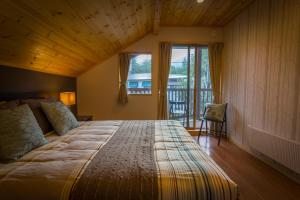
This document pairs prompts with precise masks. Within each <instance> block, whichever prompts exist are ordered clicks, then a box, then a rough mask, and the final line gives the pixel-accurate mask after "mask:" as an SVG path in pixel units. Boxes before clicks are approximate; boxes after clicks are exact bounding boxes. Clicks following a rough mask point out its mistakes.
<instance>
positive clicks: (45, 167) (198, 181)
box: [0, 121, 238, 200]
mask: <svg viewBox="0 0 300 200" xmlns="http://www.w3.org/2000/svg"><path fill="white" fill-rule="evenodd" d="M135 136H138V137H135ZM132 138H135V139H136V140H135V139H133V140H135V141H131V140H132ZM137 138H138V139H137ZM47 139H48V141H49V144H47V145H44V146H42V147H40V148H37V149H35V150H33V151H31V152H30V153H28V154H26V155H25V156H23V157H22V158H21V159H19V160H18V161H16V162H13V163H8V164H1V163H0V199H31V200H35V199H38V200H40V199H43V200H57V199H62V200H63V199H65V200H67V199H70V198H72V197H73V198H74V199H76V198H77V197H78V198H77V199H87V198H85V197H86V196H85V195H84V193H90V194H89V195H90V196H93V195H96V193H95V191H89V187H84V190H82V191H79V193H80V194H81V192H82V194H81V195H78V196H77V195H76V194H78V191H77V193H76V188H77V187H78V185H77V184H80V182H81V181H83V182H85V183H89V184H91V185H92V186H93V187H94V188H96V190H98V189H99V188H100V190H99V191H101V190H102V191H101V192H104V193H107V195H106V196H105V195H104V197H103V198H102V197H101V199H120V200H121V199H159V200H196V199H207V200H208V199H212V200H218V199H220V200H225V199H226V200H227V199H228V200H229V199H233V200H236V199H237V198H238V191H237V185H236V184H235V183H234V182H233V181H232V180H231V179H230V178H229V177H228V176H227V175H226V174H225V173H224V171H223V170H222V169H221V168H220V167H219V166H218V165H217V164H216V163H215V162H214V161H213V160H212V159H211V158H210V157H209V156H208V155H207V154H206V153H205V152H204V151H203V150H201V147H200V146H199V145H198V144H197V143H196V142H195V141H194V140H193V138H192V137H191V136H190V135H189V134H188V132H187V131H186V130H185V129H184V128H183V127H182V126H181V125H180V123H179V122H176V121H92V122H83V123H81V126H80V127H78V128H76V129H73V130H71V131H70V132H68V133H67V134H66V135H64V136H57V135H55V134H51V135H49V136H47ZM126 140H127V141H126ZM121 142H123V143H124V142H125V143H128V146H127V147H126V146H123V145H124V144H122V145H120V148H116V147H117V146H118V143H119V144H121ZM113 145H116V146H113ZM113 147H114V148H113ZM121 147H125V148H121ZM130 147H132V148H133V149H131V148H130ZM137 147H139V148H138V149H142V152H140V151H139V152H135V151H134V148H137ZM112 148H113V149H114V151H108V150H107V149H112ZM122 150H124V151H123V152H122ZM110 152H113V154H111V153H110ZM119 152H122V153H121V154H119V155H118V153H119ZM124 152H125V153H124ZM126 152H129V153H128V154H126ZM129 154H131V155H132V154H134V155H135V158H134V156H133V157H132V156H126V155H129ZM97 155H99V156H98V157H97ZM120 155H121V156H120ZM101 157H105V158H104V159H103V158H101ZM138 157H139V158H138ZM110 158H111V160H112V161H114V162H111V163H110V162H109V161H110ZM143 158H144V159H143ZM143 160H144V161H143ZM94 161H95V162H94ZM119 161H120V162H119ZM93 162H94V163H93ZM97 162H98V163H97ZM105 162H106V164H105ZM112 163H113V164H116V165H119V166H118V167H119V168H122V166H123V169H122V170H120V171H118V172H114V171H113V170H115V169H116V168H111V169H112V170H111V171H110V168H109V167H108V166H109V165H107V164H112ZM124 163H126V165H124ZM89 167H90V168H98V169H100V170H103V168H102V167H104V168H106V169H105V170H106V171H105V170H104V172H105V173H102V175H103V174H106V175H107V177H110V176H111V177H110V179H107V180H109V183H108V182H106V183H108V184H110V186H109V187H101V185H103V184H106V183H103V182H101V179H99V181H97V176H95V174H94V175H93V171H94V169H92V170H91V169H90V168H89ZM131 170H132V171H131ZM88 172H92V173H88ZM106 172H107V173H106ZM122 172H124V173H122ZM85 173H87V174H85ZM99 174H101V173H99ZM115 175H117V176H115ZM115 177H118V178H117V179H116V178H115ZM92 179H93V180H92ZM125 179H126V180H129V182H126V181H125V182H126V184H128V185H129V186H128V185H126V186H124V187H117V186H118V184H119V185H120V184H123V183H125V182H124V180H125ZM131 179H132V180H133V181H132V182H131ZM137 179H140V180H138V181H137ZM120 180H121V181H120ZM134 180H135V181H134ZM150 180H151V181H150ZM131 183H132V184H135V186H130V184H131ZM97 185H99V186H100V187H98V186H97ZM121 186H122V185H121ZM150 187H151V188H150ZM103 188H104V189H103ZM117 188H119V189H120V188H122V189H123V190H122V192H121V191H120V190H119V189H117ZM128 188H130V190H131V192H132V191H134V192H133V193H134V194H135V195H128V192H129V191H128ZM150 192H152V194H151V195H148V194H149V193H150ZM137 193H138V194H137ZM72 195H73V196H72ZM74 195H75V196H74Z"/></svg>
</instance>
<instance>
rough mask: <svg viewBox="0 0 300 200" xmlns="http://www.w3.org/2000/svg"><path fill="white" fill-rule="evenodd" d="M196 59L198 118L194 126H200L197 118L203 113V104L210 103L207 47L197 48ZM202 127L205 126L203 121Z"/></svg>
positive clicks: (210, 91) (210, 92) (210, 90)
mask: <svg viewBox="0 0 300 200" xmlns="http://www.w3.org/2000/svg"><path fill="white" fill-rule="evenodd" d="M198 52H199V53H198V54H199V55H198V59H199V66H198V69H200V70H199V71H198V74H197V76H198V81H199V85H198V91H197V116H196V119H198V121H197V124H196V127H197V128H199V127H200V121H199V119H200V118H201V116H202V115H203V112H204V108H205V105H206V104H207V103H212V88H211V80H210V71H209V59H208V48H207V47H199V48H198ZM203 128H205V123H204V126H203Z"/></svg>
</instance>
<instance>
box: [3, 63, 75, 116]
mask: <svg viewBox="0 0 300 200" xmlns="http://www.w3.org/2000/svg"><path fill="white" fill-rule="evenodd" d="M66 91H74V92H76V78H73V77H65V76H59V75H52V74H46V73H41V72H35V71H30V70H25V69H18V68H13V67H6V66H0V101H9V100H14V99H27V98H47V97H54V98H57V99H58V96H59V93H60V92H66ZM76 107H77V106H76V105H75V106H74V108H72V110H74V111H75V112H76V110H77V109H76Z"/></svg>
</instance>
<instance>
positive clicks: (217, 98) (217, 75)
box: [208, 43, 224, 103]
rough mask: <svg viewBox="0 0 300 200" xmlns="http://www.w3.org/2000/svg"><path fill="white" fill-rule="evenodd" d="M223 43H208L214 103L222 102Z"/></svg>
mask: <svg viewBox="0 0 300 200" xmlns="http://www.w3.org/2000/svg"><path fill="white" fill-rule="evenodd" d="M223 47H224V44H223V43H213V44H209V45H208V55H209V68H210V79H211V86H212V90H213V96H214V99H213V103H221V89H222V87H221V69H222V49H223Z"/></svg>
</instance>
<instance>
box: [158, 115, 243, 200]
mask: <svg viewBox="0 0 300 200" xmlns="http://www.w3.org/2000/svg"><path fill="white" fill-rule="evenodd" d="M155 158H156V166H157V169H158V188H159V189H158V190H159V199H237V197H238V195H237V194H238V193H237V185H236V184H235V183H234V182H233V181H232V180H231V179H230V178H229V177H228V176H227V175H226V174H225V172H224V171H223V170H222V169H221V168H220V167H219V166H218V165H217V164H216V163H215V162H214V161H213V160H212V159H211V158H210V157H209V156H208V155H207V154H206V153H205V152H204V151H203V150H201V148H200V147H199V145H198V144H197V143H196V142H194V141H193V139H192V137H191V136H190V135H189V134H188V133H187V131H186V130H185V129H184V128H183V127H182V126H181V125H180V124H179V122H176V121H156V123H155Z"/></svg>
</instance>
